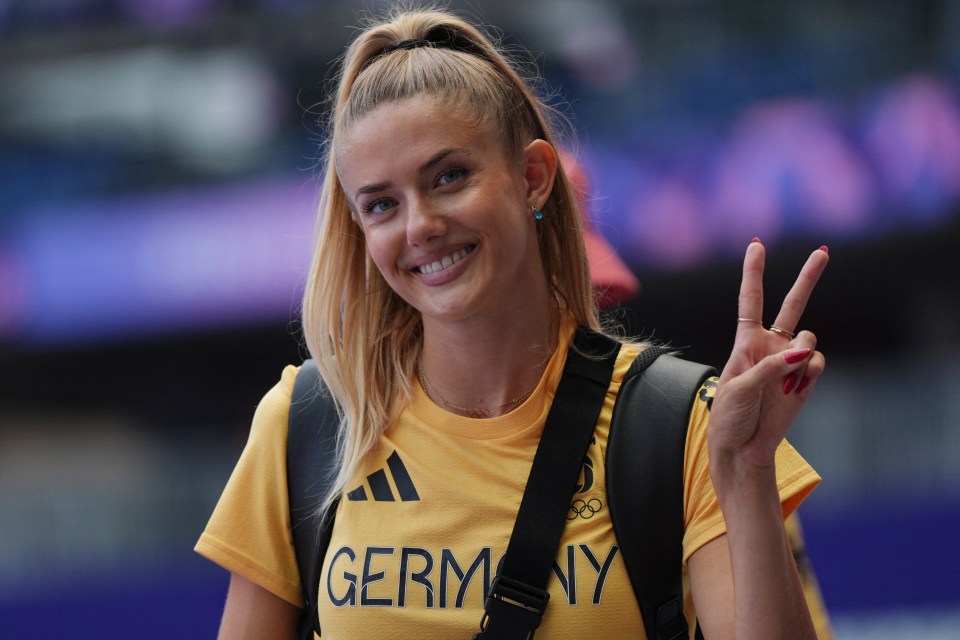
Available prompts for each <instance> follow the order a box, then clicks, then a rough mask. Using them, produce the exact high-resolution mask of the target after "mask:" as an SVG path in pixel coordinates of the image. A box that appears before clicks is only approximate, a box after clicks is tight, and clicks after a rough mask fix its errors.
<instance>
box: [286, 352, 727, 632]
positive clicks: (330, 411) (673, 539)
mask: <svg viewBox="0 0 960 640" xmlns="http://www.w3.org/2000/svg"><path fill="white" fill-rule="evenodd" d="M715 375H717V372H716V370H715V369H714V368H712V367H709V366H707V365H701V364H697V363H693V362H689V361H686V360H682V359H680V358H676V357H673V356H670V355H666V354H665V353H664V351H663V350H662V349H660V348H657V347H651V348H648V349H646V350H644V351H642V352H641V353H640V355H639V356H638V357H637V359H636V360H635V361H634V362H633V363H632V365H631V367H630V369H629V370H628V372H627V374H626V376H625V377H624V380H623V383H622V384H621V387H620V392H619V394H618V396H617V403H616V405H615V407H614V410H613V415H612V416H611V424H610V434H609V436H608V442H607V453H606V485H607V503H608V506H609V508H610V517H611V519H612V521H613V527H614V532H615V534H616V538H617V542H618V544H619V546H620V551H621V553H622V555H623V559H624V563H625V564H626V567H627V574H628V576H629V578H630V582H631V585H632V586H633V591H634V594H635V595H636V597H637V602H638V605H639V607H640V611H641V614H642V617H643V624H644V627H645V629H646V633H647V637H648V638H649V639H650V640H679V639H681V638H682V639H683V640H686V638H687V637H688V636H687V634H688V627H687V621H686V619H685V618H684V615H683V587H682V570H681V565H682V557H683V555H682V554H683V549H682V541H683V454H684V445H685V443H686V435H687V425H688V423H689V414H690V407H691V406H692V404H693V399H694V396H695V394H697V393H698V392H699V390H700V389H701V387H702V386H703V383H704V382H705V381H706V380H707V378H709V377H711V376H715ZM338 420H339V419H338V415H337V412H336V410H335V409H334V407H333V404H332V401H331V399H330V398H329V394H328V393H327V392H326V390H325V389H323V384H322V380H321V379H320V375H319V372H318V371H317V368H316V364H315V363H314V362H313V361H312V360H307V361H305V362H304V363H303V365H302V366H301V369H300V371H299V373H298V375H297V379H296V382H295V384H294V391H293V395H292V400H291V405H290V420H289V436H288V441H287V484H288V493H289V500H290V522H291V526H292V529H293V542H294V548H295V551H296V557H297V565H298V567H299V570H300V578H301V584H302V585H303V596H304V606H305V608H304V615H303V616H302V617H301V624H300V637H301V638H305V639H308V640H309V639H310V638H312V633H313V632H314V631H316V632H317V633H318V634H319V633H320V620H319V614H318V611H317V603H318V595H319V583H320V570H321V566H322V564H323V558H324V555H325V553H326V550H327V547H328V545H329V542H330V534H331V532H332V529H333V514H334V513H335V511H336V504H334V505H333V507H332V508H331V509H330V510H328V512H326V513H325V514H323V516H322V517H317V516H316V514H315V509H316V498H317V496H319V495H323V494H324V493H325V489H326V488H327V487H329V483H332V480H333V471H332V469H333V465H334V464H335V463H336V435H335V434H336V429H337V426H338ZM621 505H624V506H621ZM626 505H630V507H629V508H628V507H627V506H626ZM652 514H656V518H657V525H656V526H649V524H648V522H649V519H651V518H652V517H653V516H652ZM311 524H312V525H314V526H308V525H311ZM696 633H697V637H698V638H702V636H701V633H700V630H699V628H698V629H697V630H696Z"/></svg>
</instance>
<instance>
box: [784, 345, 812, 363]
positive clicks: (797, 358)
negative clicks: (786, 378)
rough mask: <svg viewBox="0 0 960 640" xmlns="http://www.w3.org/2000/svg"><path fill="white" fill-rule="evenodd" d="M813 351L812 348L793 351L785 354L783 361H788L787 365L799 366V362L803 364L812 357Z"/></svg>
mask: <svg viewBox="0 0 960 640" xmlns="http://www.w3.org/2000/svg"><path fill="white" fill-rule="evenodd" d="M811 353H812V350H811V349H810V347H804V348H802V349H793V350H792V351H787V352H786V353H785V354H783V359H784V360H786V361H787V364H797V363H798V362H803V361H804V360H806V359H807V358H809V357H810V354H811Z"/></svg>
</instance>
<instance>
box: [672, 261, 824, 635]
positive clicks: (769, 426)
mask: <svg viewBox="0 0 960 640" xmlns="http://www.w3.org/2000/svg"><path fill="white" fill-rule="evenodd" d="M764 254H765V252H764V247H763V245H761V244H760V243H759V242H754V243H752V244H751V245H750V247H749V248H748V249H747V254H746V257H745V259H744V268H743V281H742V284H741V289H740V307H739V316H740V318H741V319H747V321H740V322H738V326H737V336H736V341H735V343H734V348H733V351H732V353H731V355H730V359H729V360H728V362H727V364H726V366H725V367H724V370H723V374H722V375H721V377H720V384H719V386H718V389H717V395H716V398H715V399H714V401H713V407H712V410H711V416H710V423H709V425H708V428H707V451H708V456H709V459H710V477H711V480H712V481H713V484H714V488H715V489H716V494H717V500H718V502H719V505H720V509H721V511H722V512H723V516H724V520H725V521H726V527H727V533H726V535H724V536H721V537H720V538H717V539H716V540H714V541H712V542H710V543H708V544H707V545H704V546H703V547H702V548H701V549H699V550H698V551H697V552H695V553H694V554H693V555H692V556H691V557H690V560H689V569H690V578H691V585H692V589H693V596H694V601H695V602H696V605H697V611H698V617H699V619H700V623H701V625H702V627H703V631H704V634H705V637H707V638H711V640H714V639H715V638H731V639H732V638H736V639H737V640H747V639H752V638H782V639H784V640H789V639H794V638H795V639H797V640H800V639H804V640H805V639H808V638H816V632H815V631H814V629H813V623H812V622H811V619H810V613H809V611H808V609H807V605H806V601H805V599H804V595H803V588H802V586H801V583H800V578H799V575H798V573H797V569H796V564H795V563H794V561H793V557H792V554H791V551H790V545H789V542H788V540H787V535H786V532H785V530H784V525H783V519H782V512H781V507H780V499H779V494H778V491H777V482H776V467H775V463H774V454H775V451H776V448H777V446H778V445H779V444H780V442H781V441H782V440H783V438H784V437H785V436H786V434H787V432H788V431H789V429H790V426H791V425H792V424H793V421H794V420H795V419H796V417H797V415H798V414H799V412H800V409H801V408H802V406H803V404H804V403H805V402H806V400H807V399H808V398H809V397H810V393H811V392H812V390H813V387H814V386H815V384H816V381H817V379H818V378H819V376H820V374H821V373H822V372H823V368H824V365H825V361H824V358H823V355H822V354H820V353H819V352H817V351H816V337H815V336H814V335H813V334H812V333H810V332H809V331H801V332H800V333H799V334H798V335H797V336H796V337H790V336H789V335H785V333H784V332H777V331H771V330H767V329H765V328H764V327H763V325H762V324H761V323H760V322H759V320H760V319H761V318H762V314H763V284H762V280H763V266H764V258H765V255H764ZM827 260H828V256H827V253H826V251H825V250H818V251H815V252H814V253H813V254H812V255H811V256H810V258H809V259H808V260H807V263H806V265H804V267H803V269H802V270H801V272H800V277H799V278H798V279H797V282H796V284H795V285H794V287H793V288H792V289H791V291H790V293H789V294H787V297H786V299H785V300H784V303H783V306H782V307H781V310H780V313H779V314H778V316H777V320H776V321H775V323H774V324H775V325H776V326H777V327H781V328H783V329H785V330H787V332H792V331H794V329H795V327H796V326H797V323H798V322H799V320H800V315H801V314H802V313H803V310H804V308H805V307H806V303H807V300H808V299H809V297H810V294H811V292H812V291H813V287H814V285H815V284H816V281H817V279H818V278H819V277H820V274H821V273H822V272H823V270H824V268H825V267H826V264H827Z"/></svg>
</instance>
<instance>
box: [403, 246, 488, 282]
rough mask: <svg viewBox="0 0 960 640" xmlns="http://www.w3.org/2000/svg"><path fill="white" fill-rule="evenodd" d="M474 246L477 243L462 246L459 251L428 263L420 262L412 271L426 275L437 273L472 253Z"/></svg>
mask: <svg viewBox="0 0 960 640" xmlns="http://www.w3.org/2000/svg"><path fill="white" fill-rule="evenodd" d="M476 247H477V245H475V244H473V245H470V246H469V247H464V248H463V249H460V250H459V251H454V252H453V253H451V254H450V255H448V256H444V257H443V258H441V259H440V260H437V261H436V262H431V263H429V264H422V265H420V266H419V267H416V268H415V269H414V271H416V272H418V273H423V274H426V275H429V274H432V273H439V272H440V271H443V270H444V269H449V268H450V267H452V266H453V265H455V264H457V263H458V262H460V261H461V260H463V259H464V258H466V257H467V256H468V255H470V254H471V253H473V250H474V249H476Z"/></svg>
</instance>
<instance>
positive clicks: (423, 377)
mask: <svg viewBox="0 0 960 640" xmlns="http://www.w3.org/2000/svg"><path fill="white" fill-rule="evenodd" d="M417 377H419V378H420V383H421V384H422V385H423V390H424V391H426V392H427V397H429V398H430V399H431V400H433V399H434V398H436V399H437V400H439V401H440V404H442V405H443V406H445V407H447V408H449V409H453V410H454V411H456V412H457V413H460V414H462V415H464V416H466V417H468V418H489V417H491V414H492V413H494V412H495V411H500V410H502V409H506V408H507V407H509V406H511V405H516V404H519V403H521V402H523V401H524V400H526V399H527V398H528V397H529V396H530V394H531V393H533V391H534V390H535V389H536V388H537V385H539V384H540V382H539V381H537V384H535V385H533V387H531V388H530V389H529V390H528V391H525V392H524V393H521V394H520V395H519V396H517V397H516V398H513V399H512V400H507V401H506V402H504V403H503V404H499V405H497V406H495V407H490V408H489V409H483V408H480V409H471V408H469V407H459V406H457V405H455V404H453V403H450V402H447V401H446V400H444V398H443V396H442V395H440V392H439V391H437V388H436V387H434V386H433V385H432V384H431V383H430V378H428V377H427V374H426V373H424V371H423V359H422V358H421V359H419V360H417ZM503 413H508V412H507V411H504V412H503ZM503 413H501V414H499V415H503Z"/></svg>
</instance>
